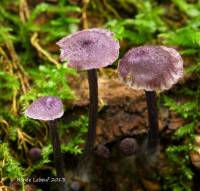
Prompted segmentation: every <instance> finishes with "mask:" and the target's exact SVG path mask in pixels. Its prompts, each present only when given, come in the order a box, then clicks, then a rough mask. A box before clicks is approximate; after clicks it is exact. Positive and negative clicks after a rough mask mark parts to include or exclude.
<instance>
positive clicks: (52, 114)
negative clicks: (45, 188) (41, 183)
mask: <svg viewBox="0 0 200 191" xmlns="http://www.w3.org/2000/svg"><path fill="white" fill-rule="evenodd" d="M63 113H64V109H63V104H62V101H61V100H60V99H59V98H57V97H53V96H44V97H41V98H39V99H37V100H36V101H34V102H33V103H31V105H30V106H29V107H28V108H27V109H26V111H25V116H27V117H29V118H31V119H38V120H42V121H47V122H48V125H49V132H50V133H49V134H50V139H51V142H52V146H53V156H54V164H55V168H56V174H57V177H58V178H64V177H65V176H64V161H63V156H62V153H61V147H60V140H59V135H58V131H57V121H56V119H58V118H60V117H62V115H63ZM59 190H60V191H66V190H67V186H66V184H65V182H59Z"/></svg>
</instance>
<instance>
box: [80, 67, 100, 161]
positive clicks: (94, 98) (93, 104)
mask: <svg viewBox="0 0 200 191" xmlns="http://www.w3.org/2000/svg"><path fill="white" fill-rule="evenodd" d="M88 83H89V98H90V106H89V128H88V133H87V138H86V143H85V149H84V154H83V156H84V158H85V159H86V158H88V157H89V155H90V154H91V152H92V149H93V146H94V143H95V138H96V126H97V116H98V82H97V72H96V69H91V70H88Z"/></svg>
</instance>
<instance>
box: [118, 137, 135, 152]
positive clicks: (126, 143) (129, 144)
mask: <svg viewBox="0 0 200 191" xmlns="http://www.w3.org/2000/svg"><path fill="white" fill-rule="evenodd" d="M119 149H120V151H121V152H122V154H123V155H125V156H131V155H133V154H135V153H136V151H137V149H138V144H137V141H136V139H134V138H124V139H123V140H121V142H120V144H119Z"/></svg>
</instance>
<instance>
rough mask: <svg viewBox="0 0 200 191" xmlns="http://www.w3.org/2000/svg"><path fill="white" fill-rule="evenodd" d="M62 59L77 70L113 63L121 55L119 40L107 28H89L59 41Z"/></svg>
mask: <svg viewBox="0 0 200 191" xmlns="http://www.w3.org/2000/svg"><path fill="white" fill-rule="evenodd" d="M57 45H59V47H60V49H61V55H60V59H61V61H68V62H69V63H68V66H69V67H72V68H75V69H77V70H89V69H95V68H101V67H106V66H108V65H111V64H112V63H113V62H114V61H115V60H116V59H117V58H118V55H119V42H118V41H116V40H114V39H113V33H111V32H109V31H107V30H105V29H87V30H82V31H79V32H76V33H74V34H72V35H70V36H67V37H64V38H62V39H61V40H60V41H58V42H57Z"/></svg>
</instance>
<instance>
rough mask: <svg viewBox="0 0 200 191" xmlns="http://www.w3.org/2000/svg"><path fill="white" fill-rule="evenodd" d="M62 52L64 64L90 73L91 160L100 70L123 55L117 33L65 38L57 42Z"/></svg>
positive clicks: (88, 32) (95, 32) (93, 31)
mask: <svg viewBox="0 0 200 191" xmlns="http://www.w3.org/2000/svg"><path fill="white" fill-rule="evenodd" d="M57 44H58V45H59V47H60V49H61V55H60V58H61V61H68V66H69V67H72V68H75V69H76V70H87V71H88V83H89V98H90V107H89V129H88V134H87V138H86V144H85V148H84V153H83V156H84V158H85V159H87V158H88V157H89V155H90V153H91V152H92V149H93V146H94V143H95V137H96V124H97V113H98V82H97V72H96V69H98V68H101V67H106V66H108V65H111V64H112V63H113V62H114V61H115V60H116V59H117V58H118V55H119V42H118V41H116V40H115V39H113V33H112V32H110V31H107V30H105V29H97V28H93V29H85V30H82V31H79V32H76V33H74V34H72V35H69V36H67V37H64V38H62V39H61V40H60V41H58V42H57Z"/></svg>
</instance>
